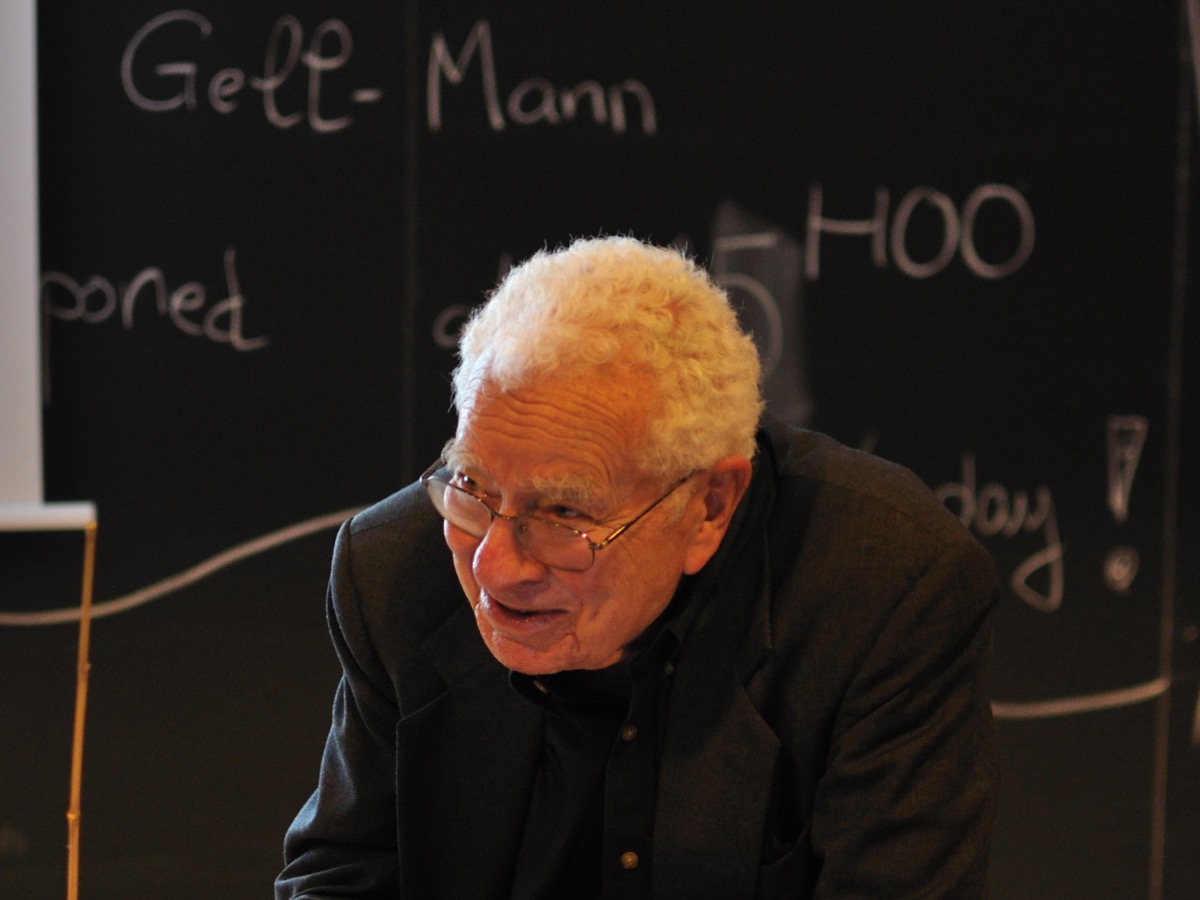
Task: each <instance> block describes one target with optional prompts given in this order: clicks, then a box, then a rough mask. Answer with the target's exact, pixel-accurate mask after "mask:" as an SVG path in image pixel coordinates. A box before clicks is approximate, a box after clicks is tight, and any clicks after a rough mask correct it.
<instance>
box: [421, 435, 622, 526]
mask: <svg viewBox="0 0 1200 900" xmlns="http://www.w3.org/2000/svg"><path fill="white" fill-rule="evenodd" d="M442 459H443V460H444V461H445V463H446V465H447V466H448V467H450V468H451V469H455V470H459V471H468V472H473V473H474V474H476V475H480V476H482V477H484V478H486V477H487V469H486V468H485V467H484V465H483V463H482V462H481V460H480V459H479V457H478V456H477V455H475V454H474V453H472V452H471V451H470V450H469V449H467V448H466V447H464V446H463V445H462V444H460V443H459V442H458V440H457V439H453V438H452V439H451V440H449V441H447V442H446V446H445V447H444V448H443V449H442ZM519 487H520V488H522V489H524V490H527V491H529V492H530V493H533V494H536V495H538V496H539V497H541V498H542V500H543V501H550V502H554V503H566V504H570V505H572V506H580V507H582V508H585V511H586V509H587V508H591V507H593V506H594V505H595V503H596V499H597V497H599V496H601V494H602V491H601V487H600V485H599V484H597V482H596V479H595V478H592V477H590V476H587V475H583V474H580V473H577V472H563V473H560V474H558V475H534V476H533V477H531V478H530V479H529V482H528V483H527V484H523V485H519Z"/></svg>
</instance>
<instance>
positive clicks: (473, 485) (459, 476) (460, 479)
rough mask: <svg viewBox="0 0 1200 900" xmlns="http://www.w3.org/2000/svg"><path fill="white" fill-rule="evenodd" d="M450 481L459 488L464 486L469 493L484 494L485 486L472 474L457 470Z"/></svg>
mask: <svg viewBox="0 0 1200 900" xmlns="http://www.w3.org/2000/svg"><path fill="white" fill-rule="evenodd" d="M450 483H451V484H452V485H454V486H455V487H457V488H462V489H463V490H464V491H466V492H467V493H469V494H475V495H477V496H481V495H482V494H483V488H481V487H480V486H479V482H477V481H476V480H475V479H474V478H472V477H471V476H470V475H466V474H464V473H462V472H455V473H454V475H453V476H451V478H450Z"/></svg>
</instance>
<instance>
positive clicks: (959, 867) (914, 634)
mask: <svg viewBox="0 0 1200 900" xmlns="http://www.w3.org/2000/svg"><path fill="white" fill-rule="evenodd" d="M997 595H998V585H997V582H996V577H995V570H994V567H993V563H992V561H991V558H990V557H989V556H988V554H987V553H986V551H985V550H984V549H983V548H982V547H981V546H980V545H979V544H978V543H977V542H975V541H973V540H971V539H969V538H964V539H963V540H959V541H956V542H951V543H948V544H946V545H943V551H942V552H941V553H940V554H939V555H937V556H936V557H935V558H934V559H933V560H932V561H931V562H930V563H929V564H928V565H927V566H926V567H925V568H924V570H923V571H922V572H921V573H920V574H919V575H918V576H917V577H916V578H915V579H914V580H913V581H912V582H911V586H910V587H909V588H908V589H907V590H906V591H905V592H903V595H902V596H901V597H900V598H899V599H898V601H897V602H894V603H892V604H890V605H889V606H888V612H887V613H886V614H885V615H884V616H883V621H882V623H881V625H880V627H879V628H878V630H877V631H876V632H875V637H874V639H873V641H872V642H871V643H870V644H869V646H868V647H867V649H866V650H865V654H864V655H863V657H862V659H861V663H860V665H859V666H858V667H857V670H856V672H855V675H854V677H853V678H852V679H851V681H850V683H849V686H848V689H847V690H846V693H845V695H844V697H843V699H842V702H841V703H840V705H839V708H838V712H837V715H836V719H835V721H834V727H833V730H832V735H831V742H830V744H829V750H828V757H827V765H828V768H827V769H826V771H825V773H824V775H823V777H822V778H821V779H820V782H819V784H818V786H817V791H816V795H815V797H814V814H813V818H812V842H813V849H814V851H815V852H816V854H817V855H818V856H819V857H820V858H821V860H822V867H821V872H820V876H819V881H818V885H817V890H816V896H817V897H819V898H835V897H872V898H901V897H904V898H915V897H937V898H978V897H983V896H985V894H986V881H987V860H988V854H989V849H990V847H989V844H990V836H991V830H992V822H993V819H994V816H995V812H996V806H997V794H998V780H999V779H998V771H997V764H996V759H995V738H994V733H993V724H992V716H991V708H990V702H989V697H988V690H987V685H986V674H987V668H988V663H989V655H990V640H991V637H990V636H991V617H992V610H993V608H994V605H995V601H996V598H997Z"/></svg>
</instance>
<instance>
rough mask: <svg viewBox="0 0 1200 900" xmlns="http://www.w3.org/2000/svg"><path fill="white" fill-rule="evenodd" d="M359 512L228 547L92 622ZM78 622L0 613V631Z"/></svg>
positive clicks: (74, 610) (102, 610)
mask: <svg viewBox="0 0 1200 900" xmlns="http://www.w3.org/2000/svg"><path fill="white" fill-rule="evenodd" d="M361 509H362V507H354V508H353V509H344V510H342V511H341V512H335V513H329V514H328V515H324V516H318V517H317V518H315V519H308V520H306V521H304V522H297V523H296V524H295V525H289V526H288V527H287V528H281V529H280V530H279V531H272V532H271V533H270V534H264V535H263V536H262V537H257V538H254V539H253V540H249V541H246V542H245V543H244V544H238V545H237V546H236V547H230V548H229V549H228V550H225V551H222V552H221V553H218V554H217V555H216V556H210V557H209V558H208V559H206V560H204V561H203V562H201V563H198V564H197V565H194V566H192V567H191V568H190V569H185V570H184V571H182V572H180V573H179V574H178V575H172V576H171V577H169V578H164V579H163V580H162V581H159V582H156V583H155V584H152V585H149V586H148V587H144V588H141V589H140V590H137V591H134V592H133V593H131V594H125V595H124V596H123V597H116V598H114V599H112V600H105V601H104V602H103V603H95V604H93V605H92V618H93V619H99V618H102V617H103V616H111V615H115V614H117V613H121V612H125V611H126V610H130V609H133V608H135V607H138V606H141V605H142V604H144V603H149V602H150V601H151V600H157V599H159V598H160V597H164V596H166V595H167V594H170V593H172V592H174V591H178V590H182V589H183V588H185V587H187V586H188V585H191V584H195V583H196V582H197V581H200V580H201V579H203V578H207V577H208V576H209V575H212V574H213V573H214V572H217V571H220V570H221V569H224V568H226V567H227V566H231V565H233V564H234V563H237V562H241V561H242V560H244V559H247V558H249V557H251V556H254V555H256V554H259V553H265V552H266V551H267V550H273V549H275V548H276V547H279V546H281V545H282V544H286V543H288V542H289V541H295V540H298V539H300V538H302V537H307V536H308V535H310V534H316V533H317V532H319V531H324V530H326V529H328V528H335V527H337V526H338V525H340V524H341V523H342V522H344V521H345V520H346V519H348V518H350V516H352V515H354V514H355V513H356V512H359V511H360V510H361ZM78 621H79V607H77V606H72V607H67V608H65V609H48V610H42V611H39V612H24V613H19V612H0V627H3V626H16V627H27V626H34V625H62V624H64V623H68V622H78Z"/></svg>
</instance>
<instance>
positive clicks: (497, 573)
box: [471, 516, 546, 592]
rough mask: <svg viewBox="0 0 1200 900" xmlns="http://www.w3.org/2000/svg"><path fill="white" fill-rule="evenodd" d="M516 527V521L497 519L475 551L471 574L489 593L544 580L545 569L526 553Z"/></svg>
mask: <svg viewBox="0 0 1200 900" xmlns="http://www.w3.org/2000/svg"><path fill="white" fill-rule="evenodd" d="M519 528H520V523H519V522H516V521H513V520H512V519H505V518H501V517H500V516H496V517H495V518H494V519H492V524H491V526H490V527H489V528H488V530H487V531H486V532H485V533H484V535H483V537H482V538H480V539H479V545H478V546H477V547H476V548H475V555H474V557H473V558H472V560H471V571H472V572H473V573H474V575H475V580H476V581H477V582H478V583H479V584H480V585H482V586H484V587H485V588H486V589H488V590H489V591H491V592H499V591H501V590H504V589H506V588H511V587H513V586H514V585H518V584H522V583H525V582H530V581H537V580H539V579H541V578H543V577H545V574H546V567H545V566H543V565H542V564H541V563H539V562H538V561H537V560H536V559H534V558H533V557H532V556H530V555H529V553H528V552H527V551H526V550H525V547H524V545H523V544H522V543H521V539H520V538H519V537H518V534H517V530H518V529H519Z"/></svg>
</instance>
